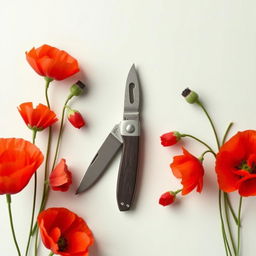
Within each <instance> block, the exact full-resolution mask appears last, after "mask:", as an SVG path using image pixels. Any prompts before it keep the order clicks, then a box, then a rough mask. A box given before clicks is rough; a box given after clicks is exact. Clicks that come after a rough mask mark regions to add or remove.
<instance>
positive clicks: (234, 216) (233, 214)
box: [227, 194, 240, 225]
mask: <svg viewBox="0 0 256 256" xmlns="http://www.w3.org/2000/svg"><path fill="white" fill-rule="evenodd" d="M227 204H228V207H229V209H230V212H231V214H232V216H233V219H234V221H235V223H236V225H240V224H239V221H238V217H237V216H236V214H235V211H234V209H233V206H232V204H231V202H230V199H229V196H228V194H227Z"/></svg>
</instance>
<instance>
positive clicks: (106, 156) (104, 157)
mask: <svg viewBox="0 0 256 256" xmlns="http://www.w3.org/2000/svg"><path fill="white" fill-rule="evenodd" d="M121 145H122V138H121V136H120V131H119V125H116V126H115V127H114V129H113V130H112V132H111V133H110V134H109V135H108V137H107V138H106V139H105V141H104V142H103V144H102V146H101V147H100V149H99V151H98V152H97V154H96V155H95V157H94V158H93V160H92V162H91V164H90V166H89V167H88V169H87V171H86V173H85V175H84V177H83V179H82V181H81V183H80V185H79V187H78V189H77V191H76V194H79V193H81V192H84V191H85V190H87V189H88V188H90V187H91V186H92V185H93V184H94V183H95V182H96V181H97V180H98V179H99V178H100V176H101V175H102V174H103V173H104V171H105V170H106V168H107V166H108V164H109V163H110V162H111V160H112V159H113V157H114V156H115V154H116V153H117V151H118V149H119V148H120V147H121Z"/></svg>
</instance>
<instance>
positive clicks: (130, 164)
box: [117, 136, 139, 211]
mask: <svg viewBox="0 0 256 256" xmlns="http://www.w3.org/2000/svg"><path fill="white" fill-rule="evenodd" d="M122 137H123V143H124V144H123V152H122V157H121V162H120V167H119V173H118V179H117V203H118V207H119V210H120V211H128V210H129V209H130V207H131V205H132V201H133V196H134V190H135V184H136V177H137V169H138V155H139V136H122Z"/></svg>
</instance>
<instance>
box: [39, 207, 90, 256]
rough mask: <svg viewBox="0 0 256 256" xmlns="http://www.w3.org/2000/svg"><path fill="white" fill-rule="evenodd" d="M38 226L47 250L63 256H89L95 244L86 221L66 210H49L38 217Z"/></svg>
mask: <svg viewBox="0 0 256 256" xmlns="http://www.w3.org/2000/svg"><path fill="white" fill-rule="evenodd" d="M37 221H38V226H39V229H40V233H41V237H42V241H43V243H44V245H45V247H46V248H48V249H50V250H51V251H52V252H53V253H54V254H58V255H62V256H88V255H89V252H88V248H89V246H91V245H92V244H93V242H94V238H93V235H92V232H91V230H90V229H89V227H88V226H87V224H86V223H85V221H84V220H83V219H82V218H80V217H78V216H77V215H76V214H75V213H73V212H71V211H69V210H68V209H66V208H49V209H47V210H45V211H43V212H41V213H40V214H39V216H38V219H37Z"/></svg>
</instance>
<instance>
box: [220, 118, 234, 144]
mask: <svg viewBox="0 0 256 256" xmlns="http://www.w3.org/2000/svg"><path fill="white" fill-rule="evenodd" d="M233 124H234V123H232V122H231V123H230V124H229V125H228V128H227V130H226V132H225V134H224V137H223V139H222V142H221V145H223V144H224V143H225V141H226V139H227V136H228V133H229V131H230V129H231V127H232V125H233Z"/></svg>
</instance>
